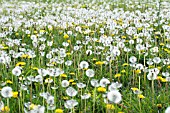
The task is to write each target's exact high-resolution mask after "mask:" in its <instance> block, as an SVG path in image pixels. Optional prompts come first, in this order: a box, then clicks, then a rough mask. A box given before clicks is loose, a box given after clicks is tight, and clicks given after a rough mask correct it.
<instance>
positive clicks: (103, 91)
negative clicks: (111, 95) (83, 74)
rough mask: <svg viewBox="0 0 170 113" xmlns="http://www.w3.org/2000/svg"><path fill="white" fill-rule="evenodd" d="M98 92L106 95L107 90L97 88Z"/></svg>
mask: <svg viewBox="0 0 170 113" xmlns="http://www.w3.org/2000/svg"><path fill="white" fill-rule="evenodd" d="M97 91H98V92H102V93H105V92H106V88H104V87H99V88H97Z"/></svg>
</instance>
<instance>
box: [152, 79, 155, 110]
mask: <svg viewBox="0 0 170 113" xmlns="http://www.w3.org/2000/svg"><path fill="white" fill-rule="evenodd" d="M154 93H155V91H154V80H152V107H153V106H154Z"/></svg>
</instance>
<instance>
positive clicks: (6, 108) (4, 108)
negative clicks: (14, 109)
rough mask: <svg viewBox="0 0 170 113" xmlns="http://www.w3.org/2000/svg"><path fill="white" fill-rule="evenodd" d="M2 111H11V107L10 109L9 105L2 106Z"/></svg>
mask: <svg viewBox="0 0 170 113" xmlns="http://www.w3.org/2000/svg"><path fill="white" fill-rule="evenodd" d="M1 111H2V112H9V111H10V109H9V107H8V106H5V107H2V108H1Z"/></svg>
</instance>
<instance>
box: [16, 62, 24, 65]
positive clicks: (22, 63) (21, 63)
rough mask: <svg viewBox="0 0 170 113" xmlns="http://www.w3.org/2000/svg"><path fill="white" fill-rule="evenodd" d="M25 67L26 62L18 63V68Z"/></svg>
mask: <svg viewBox="0 0 170 113" xmlns="http://www.w3.org/2000/svg"><path fill="white" fill-rule="evenodd" d="M24 65H26V63H25V62H18V63H17V64H16V66H24Z"/></svg>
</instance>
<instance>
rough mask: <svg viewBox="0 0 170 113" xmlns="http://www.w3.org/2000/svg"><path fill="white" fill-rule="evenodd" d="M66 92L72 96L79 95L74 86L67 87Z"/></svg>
mask: <svg viewBox="0 0 170 113" xmlns="http://www.w3.org/2000/svg"><path fill="white" fill-rule="evenodd" d="M66 93H67V95H68V96H70V97H74V96H76V95H77V91H76V90H75V89H74V88H73V87H69V88H67V89H66Z"/></svg>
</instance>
